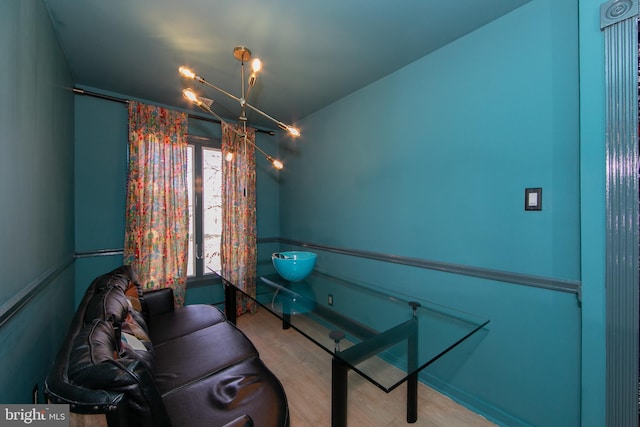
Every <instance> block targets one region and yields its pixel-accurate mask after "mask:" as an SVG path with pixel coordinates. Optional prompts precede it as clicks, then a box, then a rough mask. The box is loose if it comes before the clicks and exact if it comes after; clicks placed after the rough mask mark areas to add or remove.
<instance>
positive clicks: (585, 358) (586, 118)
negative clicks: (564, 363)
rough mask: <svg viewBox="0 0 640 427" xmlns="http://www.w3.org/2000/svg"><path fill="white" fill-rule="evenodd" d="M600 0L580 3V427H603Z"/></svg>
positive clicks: (602, 121) (601, 42)
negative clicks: (581, 426)
mask: <svg viewBox="0 0 640 427" xmlns="http://www.w3.org/2000/svg"><path fill="white" fill-rule="evenodd" d="M601 3H602V2H600V1H598V0H580V11H579V17H580V187H581V191H580V207H581V217H580V224H581V231H582V232H581V255H582V360H581V362H582V364H581V368H582V388H581V392H582V425H583V426H584V427H600V426H603V425H606V418H605V415H606V412H605V401H606V394H605V379H606V354H605V348H606V337H605V321H606V315H605V287H604V283H605V279H604V278H605V224H606V218H605V182H606V180H605V177H606V170H605V165H606V155H605V142H604V141H605V131H604V128H605V125H604V117H605V111H604V105H605V101H604V100H605V95H604V82H605V75H604V70H605V66H604V43H603V36H602V32H601V31H600V4H601Z"/></svg>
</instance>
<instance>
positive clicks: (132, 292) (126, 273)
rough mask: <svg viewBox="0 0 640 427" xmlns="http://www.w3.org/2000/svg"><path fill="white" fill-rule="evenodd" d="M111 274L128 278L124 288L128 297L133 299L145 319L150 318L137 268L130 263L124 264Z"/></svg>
mask: <svg viewBox="0 0 640 427" xmlns="http://www.w3.org/2000/svg"><path fill="white" fill-rule="evenodd" d="M109 274H112V275H118V276H123V277H125V278H126V281H127V283H126V285H125V287H124V288H123V290H124V292H125V295H127V298H129V300H130V301H131V304H132V305H133V307H134V309H135V310H136V311H137V312H139V313H141V314H142V316H143V317H144V319H145V320H148V310H147V307H146V304H145V302H144V292H143V289H142V286H141V285H140V280H139V279H138V274H137V273H136V271H135V269H134V268H133V267H132V266H130V265H123V266H121V267H118V268H116V269H115V270H113V271H111V272H110V273H109Z"/></svg>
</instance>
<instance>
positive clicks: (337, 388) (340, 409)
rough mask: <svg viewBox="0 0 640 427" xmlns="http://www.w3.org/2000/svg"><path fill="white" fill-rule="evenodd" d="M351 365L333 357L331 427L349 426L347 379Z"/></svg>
mask: <svg viewBox="0 0 640 427" xmlns="http://www.w3.org/2000/svg"><path fill="white" fill-rule="evenodd" d="M348 373H349V367H348V366H347V365H346V364H345V363H344V362H343V361H341V360H339V359H337V358H335V357H334V358H332V359H331V427H347V379H348Z"/></svg>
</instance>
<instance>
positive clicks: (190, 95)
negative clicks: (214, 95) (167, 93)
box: [182, 89, 202, 105]
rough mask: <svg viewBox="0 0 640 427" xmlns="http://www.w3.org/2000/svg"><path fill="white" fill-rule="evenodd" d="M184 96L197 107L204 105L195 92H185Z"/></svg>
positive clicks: (189, 90)
mask: <svg viewBox="0 0 640 427" xmlns="http://www.w3.org/2000/svg"><path fill="white" fill-rule="evenodd" d="M182 95H184V97H185V98H186V99H187V100H189V101H190V102H193V103H194V104H196V105H200V104H202V101H200V99H199V98H198V95H196V94H195V92H194V91H193V90H191V89H185V90H183V91H182Z"/></svg>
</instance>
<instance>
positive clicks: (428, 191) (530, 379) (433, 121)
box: [0, 0, 606, 427]
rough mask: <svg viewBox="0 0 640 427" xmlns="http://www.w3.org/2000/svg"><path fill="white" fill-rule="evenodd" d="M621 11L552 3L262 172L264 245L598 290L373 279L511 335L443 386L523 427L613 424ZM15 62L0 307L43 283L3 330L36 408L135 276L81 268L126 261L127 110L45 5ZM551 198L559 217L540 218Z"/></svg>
mask: <svg viewBox="0 0 640 427" xmlns="http://www.w3.org/2000/svg"><path fill="white" fill-rule="evenodd" d="M600 3H601V2H600V1H596V0H578V1H577V2H576V1H569V0H562V1H555V2H554V1H551V0H534V1H533V2H531V3H530V4H527V5H526V6H524V7H522V8H520V9H517V10H515V11H514V12H512V13H511V14H509V15H507V16H505V17H503V18H501V19H499V20H498V21H496V22H493V23H491V24H489V25H487V26H486V27H484V28H481V29H479V30H477V31H475V32H474V33H472V34H469V35H468V36H466V37H464V38H462V39H460V40H458V41H456V42H454V43H452V44H451V45H449V46H446V47H444V48H442V49H441V50H439V51H437V52H434V53H433V54H431V55H428V56H427V57H424V58H422V59H420V60H418V61H416V62H415V63H413V64H411V65H409V66H407V67H405V68H403V69H402V70H399V71H398V72H396V73H394V74H392V75H390V76H388V77H386V78H384V79H382V80H380V81H378V82H376V83H374V84H372V85H370V86H368V87H366V88H364V89H362V90H360V91H358V92H356V93H354V94H352V95H350V96H348V97H346V98H344V99H342V100H340V101H339V102H337V103H335V104H334V105H332V106H329V107H327V108H326V109H324V110H322V111H319V112H318V113H316V114H314V115H313V116H310V117H308V118H307V119H306V120H305V121H304V123H303V125H304V127H303V135H304V136H303V138H300V139H298V140H297V141H296V142H295V145H294V144H290V143H288V142H285V141H288V140H284V141H283V142H285V144H288V146H287V147H285V149H282V151H281V154H282V155H283V160H284V161H285V162H286V169H285V170H284V171H283V172H281V173H280V174H277V173H274V172H273V171H272V170H271V169H270V168H269V166H268V165H267V164H266V163H264V162H263V163H260V164H259V173H258V204H259V206H258V215H259V216H258V230H259V236H260V237H272V236H279V235H282V236H283V237H288V238H291V239H296V240H303V241H311V242H315V243H321V244H327V245H334V246H341V247H348V248H355V249H366V250H371V251H378V252H383V253H393V254H398V255H404V256H410V257H417V258H424V259H428V260H433V261H442V262H452V263H457V264H462V265H469V266H477V267H484V268H490V269H497V270H505V271H511V272H516V273H522V274H531V275H536V276H539V275H542V276H546V277H550V278H554V279H569V280H581V282H582V301H581V305H578V304H577V302H576V299H575V296H573V295H570V294H563V293H558V292H552V291H547V290H541V289H536V288H528V287H523V286H519V285H514V284H507V283H499V282H493V281H489V280H481V279H474V278H468V277H463V276H455V275H449V274H446V273H431V272H428V271H413V272H412V273H407V274H406V275H404V276H403V277H404V279H403V280H402V281H390V280H385V281H384V283H377V281H378V280H379V279H378V278H376V277H374V276H373V275H371V276H370V277H366V278H367V280H369V281H370V282H372V283H377V284H382V285H385V286H388V287H391V288H393V289H394V290H398V291H401V292H403V293H407V294H414V295H417V296H419V297H422V298H425V299H432V300H435V301H437V302H441V303H444V304H447V305H452V306H455V307H458V308H461V309H466V310H469V311H472V312H475V313H477V314H479V315H483V316H487V317H489V318H491V323H490V325H489V327H488V328H487V330H486V331H485V334H484V335H482V336H480V337H479V338H478V339H476V340H473V341H471V342H470V343H468V344H465V346H464V347H462V348H461V351H459V352H456V353H454V354H453V355H452V357H451V358H448V359H446V360H445V361H443V362H442V363H439V364H437V365H435V366H433V367H430V368H429V369H428V370H427V373H426V375H424V376H423V377H422V379H423V380H425V381H428V382H430V383H431V384H434V385H435V386H437V387H438V388H440V389H441V390H443V391H444V392H445V393H448V394H450V395H451V396H453V397H454V398H456V399H459V400H460V401H463V402H465V403H466V404H468V405H469V406H472V407H475V408H477V409H478V410H480V411H483V412H484V413H486V414H488V415H491V416H492V417H493V418H494V419H497V420H502V421H503V423H504V424H510V425H518V424H530V425H544V426H556V425H557V426H560V425H562V426H575V425H582V426H593V427H599V426H602V425H604V424H605V422H604V414H605V392H604V379H605V361H606V357H605V333H604V318H605V317H604V285H603V284H604V272H605V267H604V247H605V245H604V224H605V221H604V206H605V203H604V202H605V200H604V198H605V194H604V183H605V181H604V177H605V170H604V165H605V153H604V125H603V116H604V112H603V105H604V88H603V81H604V71H603V70H604V68H603V46H602V35H601V32H600V29H599V6H600ZM578 8H579V11H578ZM578 12H579V13H578ZM578 42H579V43H578ZM0 46H1V48H0V94H2V97H0V142H1V144H2V155H1V156H0V195H1V196H2V199H3V200H5V201H7V203H5V204H3V208H2V209H1V210H0V222H1V223H2V224H4V226H3V227H2V228H0V230H1V233H2V234H1V235H0V247H2V253H3V256H2V257H1V258H0V271H2V272H3V278H4V281H3V283H2V285H1V286H0V308H1V309H3V310H5V309H6V308H7V307H8V306H10V305H12V303H13V302H14V301H15V300H16V299H17V298H19V296H20V295H21V293H23V292H26V291H28V290H29V289H30V288H31V287H34V286H37V285H38V284H40V283H44V285H43V286H42V290H41V291H40V292H39V293H38V294H37V295H36V296H35V297H34V298H32V299H31V300H30V301H29V302H28V304H27V305H26V306H24V307H23V308H22V309H21V310H20V311H18V312H17V314H16V315H15V316H14V317H12V318H11V319H9V321H8V322H6V323H5V324H3V325H0V342H1V343H2V346H0V360H2V362H3V369H2V370H1V371H0V372H1V373H0V402H2V403H18V402H29V401H30V399H31V389H32V387H33V385H34V384H36V383H37V384H40V385H41V384H42V381H43V380H44V377H45V375H46V372H47V370H48V368H49V366H50V363H51V361H52V359H53V357H54V356H55V352H56V351H57V348H58V347H59V344H60V341H61V339H62V332H61V331H63V330H64V329H65V328H66V325H67V324H68V322H69V319H70V316H71V313H72V312H73V308H74V298H77V296H78V295H79V294H81V293H82V292H84V289H85V288H86V286H87V285H88V283H89V281H90V280H91V279H92V278H93V277H95V276H96V275H97V274H100V273H102V272H104V271H106V270H107V269H110V268H112V267H114V266H116V265H119V264H120V263H121V258H120V257H119V256H106V257H88V258H80V259H78V260H76V262H75V263H73V262H72V255H73V252H74V250H77V251H79V252H82V251H96V250H103V249H119V248H121V246H122V241H123V237H122V236H123V233H124V218H123V214H122V209H123V206H124V192H125V188H124V186H125V178H124V171H125V168H126V108H124V106H123V105H122V104H117V103H113V102H110V101H105V100H98V99H93V98H87V97H79V96H74V95H72V94H71V91H70V90H69V89H70V87H72V86H73V83H72V79H71V76H70V74H69V71H68V67H67V64H66V62H65V59H64V57H63V55H62V52H61V51H60V48H59V46H58V45H57V42H56V37H55V34H54V32H53V30H52V28H51V24H50V21H49V16H48V14H47V11H46V9H45V7H44V6H43V4H42V3H41V2H40V1H37V0H5V1H3V2H0ZM578 76H579V78H578ZM74 102H75V112H74ZM372 117H374V119H372ZM74 122H75V127H74ZM191 129H192V132H193V133H196V134H201V133H200V132H204V133H202V134H204V135H206V134H208V133H209V132H211V133H215V132H219V131H216V130H215V126H212V127H211V128H210V129H208V128H207V126H204V127H203V126H202V124H201V123H199V124H193V126H191ZM74 133H75V138H74ZM259 138H260V139H259V143H260V144H261V146H263V147H264V148H265V149H266V150H267V151H268V152H272V153H273V152H276V151H277V142H278V141H277V139H276V138H272V137H266V136H259ZM74 160H75V163H74ZM74 164H75V166H74ZM74 175H75V176H74ZM534 186H536V187H537V186H541V187H543V189H544V192H543V197H544V200H543V206H544V210H543V211H542V212H528V213H527V212H524V211H523V209H522V205H523V198H524V195H523V192H524V188H525V187H534ZM328 267H330V266H328ZM364 273H367V272H364ZM364 273H363V274H364ZM396 273H397V270H394V269H390V271H384V275H383V276H381V277H383V278H389V277H393V276H394V275H395V274H396ZM365 276H366V274H365ZM74 281H77V285H76V286H75V287H74ZM194 294H196V296H195V297H194V298H195V301H194V302H200V300H206V299H207V298H209V297H210V293H209V291H208V290H206V289H205V290H203V289H200V288H198V289H197V290H196V292H194ZM444 381H446V383H445V382H444Z"/></svg>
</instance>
